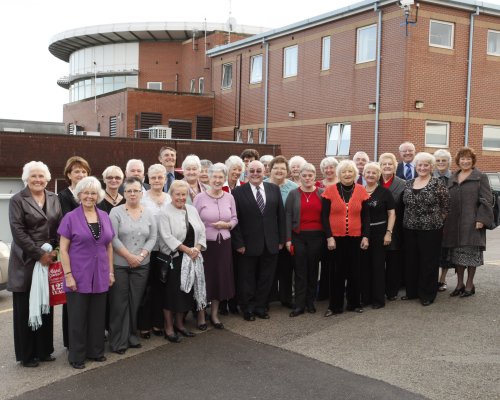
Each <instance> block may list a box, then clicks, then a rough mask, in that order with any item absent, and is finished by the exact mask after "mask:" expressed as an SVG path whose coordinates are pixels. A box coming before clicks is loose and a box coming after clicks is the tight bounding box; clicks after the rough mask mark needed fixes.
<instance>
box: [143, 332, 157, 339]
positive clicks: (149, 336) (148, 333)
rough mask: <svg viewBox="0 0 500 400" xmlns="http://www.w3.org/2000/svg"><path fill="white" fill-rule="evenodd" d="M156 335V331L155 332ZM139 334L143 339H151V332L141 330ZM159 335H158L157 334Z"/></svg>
mask: <svg viewBox="0 0 500 400" xmlns="http://www.w3.org/2000/svg"><path fill="white" fill-rule="evenodd" d="M155 335H156V333H155ZM139 336H140V337H141V338H143V339H151V332H149V331H148V332H140V333H139ZM157 336H158V335H157Z"/></svg>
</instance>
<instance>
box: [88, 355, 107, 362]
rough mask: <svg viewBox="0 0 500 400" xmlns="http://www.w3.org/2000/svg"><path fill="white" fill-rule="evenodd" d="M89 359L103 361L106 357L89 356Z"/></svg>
mask: <svg viewBox="0 0 500 400" xmlns="http://www.w3.org/2000/svg"><path fill="white" fill-rule="evenodd" d="M89 360H91V361H95V362H104V361H106V360H107V358H106V357H105V356H101V357H89Z"/></svg>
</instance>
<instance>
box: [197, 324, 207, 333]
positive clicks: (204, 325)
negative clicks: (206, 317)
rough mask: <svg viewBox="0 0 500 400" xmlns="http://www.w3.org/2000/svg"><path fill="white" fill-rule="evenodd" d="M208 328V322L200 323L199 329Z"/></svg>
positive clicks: (204, 329)
mask: <svg viewBox="0 0 500 400" xmlns="http://www.w3.org/2000/svg"><path fill="white" fill-rule="evenodd" d="M207 329H208V325H207V324H206V323H204V324H199V325H198V330H200V331H202V332H204V331H206V330H207Z"/></svg>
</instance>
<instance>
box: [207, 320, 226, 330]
mask: <svg viewBox="0 0 500 400" xmlns="http://www.w3.org/2000/svg"><path fill="white" fill-rule="evenodd" d="M210 322H211V324H212V326H213V327H214V328H215V329H224V324H223V323H222V322H214V321H210Z"/></svg>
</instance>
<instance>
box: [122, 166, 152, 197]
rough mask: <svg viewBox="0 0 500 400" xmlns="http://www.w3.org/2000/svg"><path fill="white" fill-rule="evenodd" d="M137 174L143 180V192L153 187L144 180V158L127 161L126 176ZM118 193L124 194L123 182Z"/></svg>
mask: <svg viewBox="0 0 500 400" xmlns="http://www.w3.org/2000/svg"><path fill="white" fill-rule="evenodd" d="M132 176H135V177H136V178H139V179H140V180H141V182H142V193H144V192H146V191H147V190H149V189H150V188H151V186H149V183H145V182H144V162H143V161H142V160H135V159H130V160H128V161H127V166H126V167H125V178H130V177H132ZM118 193H120V194H121V195H122V196H123V184H122V185H121V186H120V188H119V189H118Z"/></svg>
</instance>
